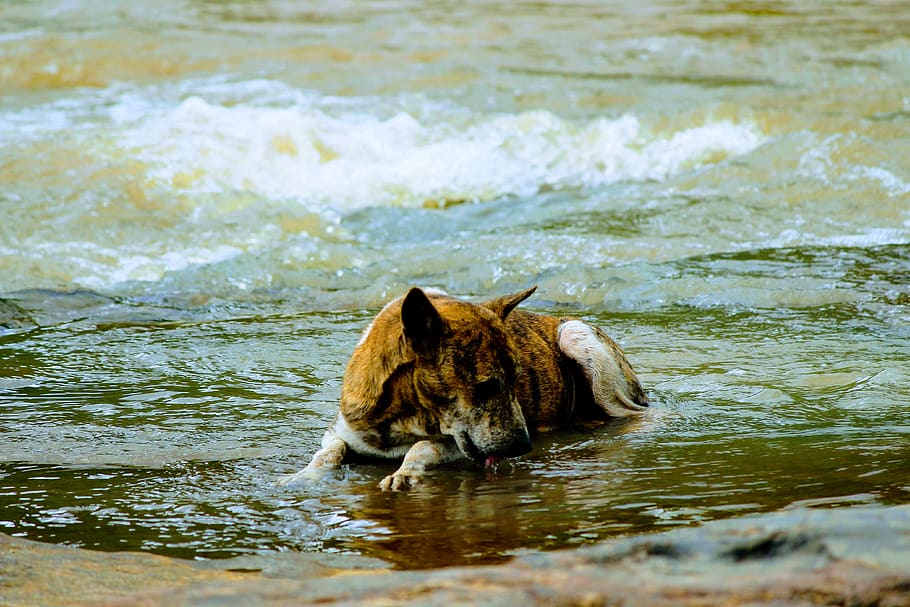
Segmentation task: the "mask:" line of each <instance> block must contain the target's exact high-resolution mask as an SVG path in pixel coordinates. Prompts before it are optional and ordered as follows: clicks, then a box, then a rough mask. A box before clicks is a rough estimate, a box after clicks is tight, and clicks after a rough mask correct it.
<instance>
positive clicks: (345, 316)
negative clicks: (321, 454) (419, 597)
mask: <svg viewBox="0 0 910 607" xmlns="http://www.w3.org/2000/svg"><path fill="white" fill-rule="evenodd" d="M905 8H906V7H905V6H903V5H902V3H899V2H894V3H889V2H878V3H874V4H869V3H863V2H830V3H824V4H806V3H798V2H778V3H768V4H749V3H718V2H710V1H704V0H703V1H692V2H686V3H679V2H672V3H671V2H659V3H649V4H645V5H643V4H641V3H633V2H629V3H626V2H616V3H610V4H600V3H592V4H582V3H578V4H522V3H506V4H502V3H486V2H459V3H451V4H449V3H432V4H431V5H430V6H425V5H424V4H423V3H417V2H394V3H393V2H381V3H380V2H376V3H360V2H358V3H332V4H330V5H329V4H325V3H312V4H307V3H284V2H277V1H276V2H235V3H230V2H227V3H225V2H218V3H209V2H188V1H185V2H177V1H170V2H166V3H154V4H150V5H148V6H143V5H137V4H136V3H123V2H114V1H111V2H104V3H98V2H77V1H72V2H32V3H6V4H4V5H3V6H2V7H0V89H2V92H3V94H2V96H0V209H2V211H3V218H4V219H3V221H2V223H0V361H2V362H0V531H2V532H5V533H8V534H12V535H20V536H24V537H29V538H32V539H37V540H42V541H48V542H55V543H66V544H73V545H78V546H84V547H89V548H96V549H102V550H145V551H151V552H156V553H160V554H167V555H173V556H180V557H186V558H221V557H228V556H232V555H238V554H244V553H250V552H254V553H259V552H264V553H268V552H269V551H273V550H294V551H308V552H311V551H316V552H320V551H321V552H332V553H342V554H364V555H367V556H373V557H379V558H381V559H384V560H385V561H387V562H388V563H390V564H392V565H394V566H396V567H401V568H418V567H428V566H440V565H449V564H460V563H482V562H495V561H499V560H502V559H505V558H508V557H509V556H511V555H515V554H522V553H527V552H533V551H537V550H551V549H558V548H562V547H567V546H575V545H580V544H586V543H590V542H594V541H598V540H602V539H606V538H609V537H613V536H616V535H629V534H636V533H646V532H652V531H655V530H659V529H663V528H667V527H672V526H679V525H693V524H698V523H700V522H703V521H707V520H711V519H716V518H722V517H731V516H736V515H740V514H744V513H750V512H764V511H773V510H779V509H786V508H795V507H812V508H820V509H827V508H837V507H844V506H849V505H855V504H864V505H888V504H902V503H907V502H910V481H908V480H907V479H908V478H910V475H908V470H910V441H908V438H910V437H908V435H910V404H908V403H910V388H908V386H910V371H908V369H910V364H908V363H910V346H908V345H907V344H908V337H910V160H908V159H910V136H908V135H910V39H908V35H907V33H908V32H910V15H908V13H907V12H906V10H905ZM413 284H422V285H428V286H436V287H442V288H444V289H446V290H447V291H449V292H451V293H456V294H460V295H464V296H469V297H481V296H485V295H492V294H502V293H506V292H509V291H513V290H518V289H519V288H523V287H526V286H529V285H531V284H538V285H540V289H539V291H538V294H537V295H535V297H534V298H533V299H532V300H531V301H530V302H529V303H528V304H527V305H528V307H530V308H532V309H536V310H538V311H542V312H549V313H559V314H572V315H577V316H581V317H583V318H586V319H588V320H590V321H593V322H596V323H598V324H600V325H601V326H603V327H604V328H605V329H607V330H608V331H609V332H610V333H611V334H612V335H614V336H615V337H616V338H617V339H618V340H619V341H620V342H621V343H622V345H623V346H624V348H625V349H626V352H627V354H628V355H629V357H630V359H631V360H632V362H633V364H634V365H635V367H636V369H637V370H638V371H639V374H640V376H641V379H642V381H643V383H644V384H645V386H646V388H647V389H648V391H649V393H650V395H651V397H652V401H653V402H654V406H653V407H652V410H651V411H650V412H649V413H648V414H646V415H645V416H643V417H642V418H641V419H639V420H635V421H631V422H623V423H615V424H610V425H607V426H606V427H601V428H595V429H588V428H575V429H569V430H566V431H563V432H557V433H554V434H551V435H546V436H543V437H539V438H538V439H537V440H536V442H535V450H534V451H533V452H532V453H531V454H530V455H528V456H525V457H523V458H521V459H518V460H513V461H509V462H504V463H502V464H500V465H499V467H498V468H496V469H495V470H492V471H486V472H479V471H476V470H471V469H468V468H459V467H451V468H445V469H441V470H439V471H437V472H436V473H435V474H434V475H433V476H432V478H431V480H430V481H429V482H428V483H427V484H426V485H425V486H423V487H421V488H419V489H418V490H416V491H413V492H412V493H410V494H406V495H388V494H382V493H380V492H378V491H377V490H376V489H375V485H376V483H377V482H378V480H379V479H380V478H382V476H384V475H385V474H387V473H388V471H389V470H390V469H391V466H385V465H363V466H356V467H346V468H344V469H343V470H341V471H339V472H338V473H337V474H333V475H329V476H327V477H326V478H325V479H323V480H321V481H319V482H315V483H312V484H310V485H305V486H299V487H293V488H281V487H277V486H276V485H275V484H274V483H273V481H274V479H275V478H276V477H277V476H279V475H281V474H285V473H289V472H292V471H294V470H296V469H298V468H299V467H300V466H302V465H303V464H304V463H305V462H306V461H307V458H308V456H309V455H310V454H311V453H312V452H313V451H314V450H315V449H316V448H317V446H318V444H319V439H320V437H321V433H322V430H323V429H324V427H325V425H326V424H327V422H328V421H329V420H330V418H331V416H332V414H333V413H334V411H335V408H336V406H337V404H336V403H337V399H338V395H339V392H340V378H341V374H342V371H343V368H344V365H345V363H346V361H347V358H348V356H349V355H350V352H351V350H352V348H353V346H354V344H355V343H356V342H357V339H358V338H359V333H360V331H361V330H362V328H363V327H364V326H365V325H366V324H367V323H368V322H369V319H370V318H371V317H372V315H373V314H374V313H375V312H376V311H377V309H378V308H379V307H381V306H382V305H383V304H384V303H385V302H386V301H388V300H389V299H390V298H392V297H395V296H397V295H399V294H400V293H402V292H403V291H404V290H405V289H406V288H407V287H409V286H410V285H413ZM453 530H457V531H453Z"/></svg>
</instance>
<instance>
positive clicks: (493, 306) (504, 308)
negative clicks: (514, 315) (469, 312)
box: [483, 285, 537, 320]
mask: <svg viewBox="0 0 910 607" xmlns="http://www.w3.org/2000/svg"><path fill="white" fill-rule="evenodd" d="M536 290H537V285H534V286H533V287H531V288H530V289H527V290H525V291H521V292H520V293H513V294H512V295H505V296H503V297H499V298H497V299H494V300H492V301H488V302H486V303H485V304H483V306H484V307H485V308H487V309H489V310H493V312H495V313H496V315H497V316H499V318H501V319H502V320H505V319H506V316H508V315H509V312H511V311H512V310H514V309H515V306H517V305H518V304H520V303H521V302H523V301H524V300H526V299H527V298H529V297H530V296H531V294H532V293H534V291H536Z"/></svg>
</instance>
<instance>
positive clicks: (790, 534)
mask: <svg viewBox="0 0 910 607" xmlns="http://www.w3.org/2000/svg"><path fill="white" fill-rule="evenodd" d="M428 541H430V538H428ZM10 548H12V549H13V550H14V552H15V554H14V555H13V556H12V557H10V556H9V553H10ZM0 550H2V556H0V563H3V569H2V572H3V573H2V574H0V576H2V577H0V591H2V593H3V594H2V595H0V596H2V597H3V600H0V605H4V606H10V607H12V606H16V607H18V606H20V605H30V604H36V603H40V604H45V605H61V604H69V605H72V604H74V603H81V604H85V605H88V604H92V605H97V604H99V603H100V604H103V605H107V606H108V607H115V606H116V607H121V606H122V607H126V606H147V607H152V606H165V605H167V606H172V605H173V606H200V605H219V606H220V605H243V606H253V607H256V606H260V607H272V606H278V605H309V604H317V603H319V604H345V605H377V604H380V605H381V604H395V605H418V604H419V605H428V604H434V605H435V604H443V605H452V604H464V605H489V606H494V605H503V606H506V605H508V606H513V605H569V604H571V605H585V606H591V607H594V606H600V605H626V606H629V607H634V606H636V605H654V604H665V605H679V606H683V607H688V606H692V607H694V606H696V605H698V606H703V605H749V606H760V605H766V606H768V607H770V606H772V605H773V606H781V605H792V606H796V605H800V606H802V605H876V606H878V607H886V606H887V607H896V606H898V605H910V506H895V507H889V508H883V507H855V508H844V509H841V510H796V511H789V512H782V513H776V514H770V515H761V516H754V517H746V518H740V519H730V520H726V521H719V522H712V523H708V524H706V525H704V526H702V527H699V528H686V529H679V530H675V531H670V532H666V533H662V534H655V535H648V536H641V537H635V538H629V539H619V540H613V541H608V542H604V543H601V544H598V545H595V546H591V547H586V548H580V549H575V550H566V551H560V552H553V553H541V554H535V555H531V556H525V557H520V558H516V559H513V560H512V561H510V562H508V563H506V564H504V565H497V566H484V567H459V568H450V569H440V570H435V571H404V572H402V571H389V570H385V569H383V570H375V569H373V570H364V569H362V568H361V567H363V566H370V567H375V566H376V563H375V562H368V561H358V560H357V559H354V560H352V561H345V560H343V559H342V560H341V561H338V562H335V563H332V564H331V566H325V565H319V564H315V563H314V562H313V561H312V560H309V561H308V564H306V565H305V566H299V565H294V563H296V561H297V559H298V558H300V559H302V561H307V560H308V559H307V558H304V557H306V556H307V555H291V556H288V555H287V553H283V554H282V556H281V558H282V559H284V560H283V561H282V562H281V564H280V565H276V566H273V565H271V564H270V563H271V559H272V556H265V555H264V556H260V557H253V558H252V560H249V559H248V560H246V561H243V560H237V559H232V560H231V561H212V562H209V563H206V564H205V565H200V564H197V563H191V562H186V561H179V560H175V559H168V558H165V557H157V556H153V555H146V554H135V553H133V554H130V553H120V554H100V553H95V552H89V551H85V550H77V549H72V548H62V547H56V546H43V545H41V544H35V543H33V542H25V541H23V540H15V539H11V538H5V539H3V540H2V542H0ZM325 556H326V555H315V557H316V559H317V561H316V563H318V562H321V560H320V559H323V558H325ZM244 558H247V557H244ZM244 563H245V564H244ZM232 568H233V569H235V570H234V571H231V569H232ZM238 568H242V569H243V570H244V571H247V573H240V572H238V571H236V569H238ZM10 572H12V575H10ZM268 576H271V577H268ZM53 588H58V589H60V590H58V591H54V590H52V589H53Z"/></svg>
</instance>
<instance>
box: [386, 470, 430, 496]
mask: <svg viewBox="0 0 910 607" xmlns="http://www.w3.org/2000/svg"><path fill="white" fill-rule="evenodd" d="M422 478H423V475H421V474H419V473H417V472H408V471H404V472H402V471H401V470H398V471H397V472H395V474H390V475H388V476H387V477H385V478H384V479H382V480H381V481H379V488H380V489H382V490H383V491H407V490H408V489H410V488H411V487H413V486H415V485H417V484H419V483H420V480H421V479H422Z"/></svg>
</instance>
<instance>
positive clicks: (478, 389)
mask: <svg viewBox="0 0 910 607" xmlns="http://www.w3.org/2000/svg"><path fill="white" fill-rule="evenodd" d="M505 389H506V386H505V384H504V383H503V381H502V378H500V377H493V378H491V379H487V380H484V381H482V382H480V383H479V384H477V385H476V386H474V400H489V399H491V398H493V397H494V396H499V395H500V394H502V393H503V392H504V391H505Z"/></svg>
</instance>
